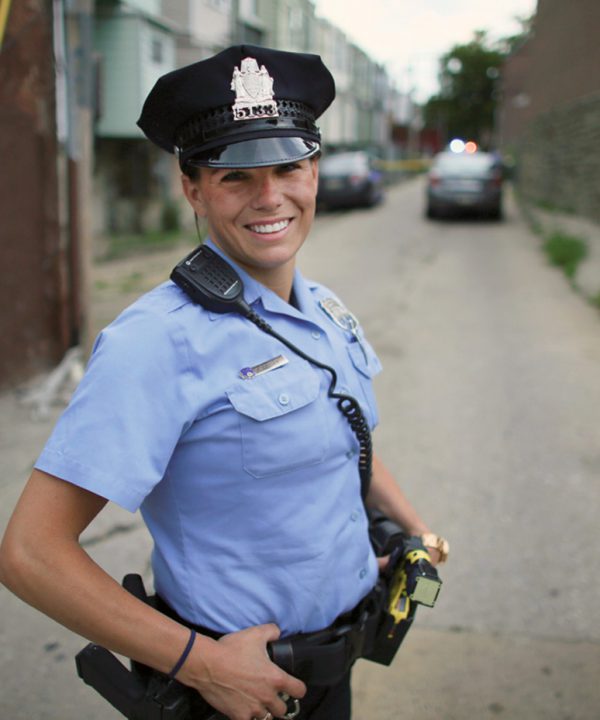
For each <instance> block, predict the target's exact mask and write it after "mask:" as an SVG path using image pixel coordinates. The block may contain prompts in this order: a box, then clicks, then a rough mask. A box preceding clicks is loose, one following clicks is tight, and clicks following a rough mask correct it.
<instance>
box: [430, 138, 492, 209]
mask: <svg viewBox="0 0 600 720" xmlns="http://www.w3.org/2000/svg"><path fill="white" fill-rule="evenodd" d="M425 213H426V215H427V217H429V218H435V217H441V216H442V215H450V214H458V213H461V214H463V213H477V214H480V215H485V216H487V217H490V218H493V219H495V220H499V219H500V218H501V217H502V165H501V163H500V161H499V160H498V158H497V157H496V156H495V155H492V154H491V153H486V152H473V153H467V152H460V153H454V152H443V153H439V154H438V155H436V156H435V158H434V160H433V163H432V166H431V168H430V170H429V173H428V176H427V197H426V210H425Z"/></svg>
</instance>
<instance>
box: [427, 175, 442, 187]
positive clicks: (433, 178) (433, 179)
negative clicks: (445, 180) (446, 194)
mask: <svg viewBox="0 0 600 720" xmlns="http://www.w3.org/2000/svg"><path fill="white" fill-rule="evenodd" d="M441 183H442V178H441V177H440V176H439V175H435V174H434V173H432V174H431V175H430V176H429V185H430V186H431V187H437V186H438V185H441Z"/></svg>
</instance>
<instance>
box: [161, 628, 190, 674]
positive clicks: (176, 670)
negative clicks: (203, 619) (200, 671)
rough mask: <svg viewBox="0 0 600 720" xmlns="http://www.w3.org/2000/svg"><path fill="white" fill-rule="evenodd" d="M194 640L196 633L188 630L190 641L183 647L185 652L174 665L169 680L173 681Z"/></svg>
mask: <svg viewBox="0 0 600 720" xmlns="http://www.w3.org/2000/svg"><path fill="white" fill-rule="evenodd" d="M195 639H196V631H195V630H190V639H189V640H188V642H187V645H186V646H185V650H184V651H183V652H182V653H181V657H180V658H179V660H178V661H177V662H176V663H175V666H174V667H173V669H172V670H171V672H170V673H169V674H168V676H167V677H168V678H169V680H174V679H175V675H177V673H178V672H179V671H180V670H181V666H182V665H183V663H184V662H185V661H186V660H187V656H188V655H189V654H190V651H191V649H192V645H193V644H194V640H195Z"/></svg>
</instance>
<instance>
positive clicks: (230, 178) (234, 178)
mask: <svg viewBox="0 0 600 720" xmlns="http://www.w3.org/2000/svg"><path fill="white" fill-rule="evenodd" d="M245 179H246V173H244V172H242V171H241V170H230V171H229V172H226V173H225V174H224V175H223V176H222V177H221V182H240V181H241V180H245Z"/></svg>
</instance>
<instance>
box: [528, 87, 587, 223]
mask: <svg viewBox="0 0 600 720" xmlns="http://www.w3.org/2000/svg"><path fill="white" fill-rule="evenodd" d="M518 148H519V149H518V168H519V171H518V172H519V174H518V182H519V186H520V187H521V189H522V191H523V194H524V195H525V197H527V198H528V199H530V200H534V201H536V202H539V203H541V204H544V205H548V206H549V207H554V208H557V209H560V210H564V211H567V212H571V213H574V214H576V215H583V216H584V217H588V218H590V219H592V220H595V221H597V222H600V92H598V93H596V94H594V95H589V96H587V97H585V98H582V99H580V100H575V101H573V102H570V103H566V104H564V105H561V106H560V107H557V108H554V109H551V110H548V111H546V112H544V113H540V114H539V115H538V116H537V117H536V118H535V119H534V120H533V121H532V122H531V123H530V124H529V126H528V128H527V129H526V131H525V132H524V134H523V137H522V139H521V141H520V143H519V145H518Z"/></svg>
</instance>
